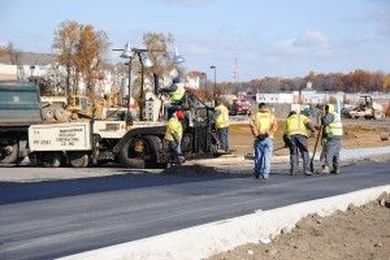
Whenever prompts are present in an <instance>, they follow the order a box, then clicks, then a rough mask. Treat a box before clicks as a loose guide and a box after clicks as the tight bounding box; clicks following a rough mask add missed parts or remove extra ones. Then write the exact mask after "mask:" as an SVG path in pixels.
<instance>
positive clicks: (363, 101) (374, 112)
mask: <svg viewBox="0 0 390 260" xmlns="http://www.w3.org/2000/svg"><path fill="white" fill-rule="evenodd" d="M346 115H347V117H349V118H365V119H383V118H385V113H384V111H383V106H381V105H380V104H378V103H376V102H373V101H372V96H369V95H364V96H360V100H359V105H358V106H357V107H355V108H353V109H352V110H351V111H348V112H346Z"/></svg>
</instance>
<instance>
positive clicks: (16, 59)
mask: <svg viewBox="0 0 390 260" xmlns="http://www.w3.org/2000/svg"><path fill="white" fill-rule="evenodd" d="M7 51H8V55H9V58H10V60H11V64H12V65H19V63H20V58H21V56H22V52H21V51H20V50H18V49H16V48H15V46H14V44H13V43H12V42H10V43H9V44H8V46H7Z"/></svg>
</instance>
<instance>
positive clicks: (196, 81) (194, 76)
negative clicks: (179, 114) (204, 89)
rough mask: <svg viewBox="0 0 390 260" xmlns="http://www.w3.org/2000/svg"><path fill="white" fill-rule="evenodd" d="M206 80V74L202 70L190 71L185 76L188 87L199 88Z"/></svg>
mask: <svg viewBox="0 0 390 260" xmlns="http://www.w3.org/2000/svg"><path fill="white" fill-rule="evenodd" d="M205 81H206V74H205V73H204V72H201V71H190V72H188V73H187V75H186V77H185V86H186V87H188V88H193V89H199V88H200V87H201V86H202V85H203V84H204V82H205Z"/></svg>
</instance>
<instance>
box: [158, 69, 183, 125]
mask: <svg viewBox="0 0 390 260" xmlns="http://www.w3.org/2000/svg"><path fill="white" fill-rule="evenodd" d="M160 92H161V93H168V94H169V102H167V103H166V104H165V115H166V118H170V117H171V114H172V113H174V111H175V110H176V109H181V106H182V103H183V101H184V97H185V93H186V89H185V87H184V84H183V83H181V82H180V77H179V76H177V77H175V78H173V79H172V85H171V86H170V87H167V88H162V89H160Z"/></svg>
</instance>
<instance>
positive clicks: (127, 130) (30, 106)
mask: <svg viewBox="0 0 390 260" xmlns="http://www.w3.org/2000/svg"><path fill="white" fill-rule="evenodd" d="M0 97H1V99H0V101H1V102H0V164H1V163H3V164H5V163H18V162H19V161H21V160H22V159H24V158H25V157H26V156H28V157H29V159H30V162H31V164H32V165H35V166H44V167H58V166H61V165H64V166H66V165H68V166H73V167H86V166H88V165H98V164H99V163H104V162H118V163H120V164H122V165H124V166H126V167H130V168H163V167H166V166H167V165H168V163H169V158H170V152H169V147H168V144H167V143H166V141H165V140H164V135H165V129H166V122H137V121H129V120H126V121H125V120H123V117H122V116H120V117H119V118H113V117H111V118H109V119H106V120H96V119H94V118H92V119H78V120H74V121H69V122H62V123H58V122H52V121H43V120H42V117H41V112H42V111H41V103H40V97H39V90H38V88H37V86H35V85H28V84H9V83H8V84H2V83H0ZM183 109H184V110H185V111H187V113H191V117H187V119H186V121H185V122H184V133H183V140H182V151H183V154H184V156H185V157H186V158H187V159H193V158H208V157H214V156H218V153H217V150H218V149H217V148H218V138H217V136H216V133H215V129H213V127H212V125H213V124H212V121H213V118H214V108H213V107H209V106H207V105H206V104H204V103H203V102H202V101H200V100H199V99H198V98H197V97H196V96H195V95H194V94H189V95H188V97H187V98H186V101H185V104H183ZM118 114H120V113H118ZM189 118H191V122H189Z"/></svg>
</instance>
